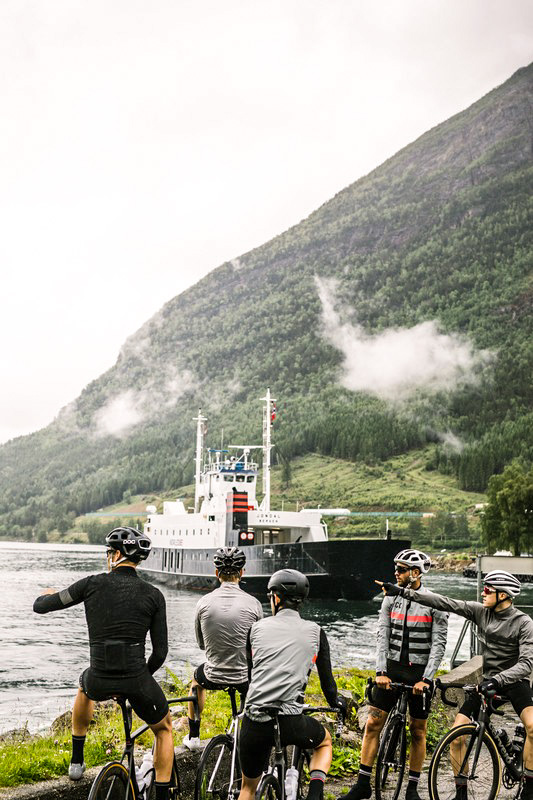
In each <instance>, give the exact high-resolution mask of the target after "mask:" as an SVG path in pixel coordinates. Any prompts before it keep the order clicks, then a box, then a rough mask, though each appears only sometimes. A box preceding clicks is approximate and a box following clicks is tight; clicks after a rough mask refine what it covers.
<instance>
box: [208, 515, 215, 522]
mask: <svg viewBox="0 0 533 800" xmlns="http://www.w3.org/2000/svg"><path fill="white" fill-rule="evenodd" d="M214 521H215V515H214V514H210V515H209V522H214Z"/></svg>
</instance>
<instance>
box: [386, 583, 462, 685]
mask: <svg viewBox="0 0 533 800" xmlns="http://www.w3.org/2000/svg"><path fill="white" fill-rule="evenodd" d="M426 593H427V594H429V592H428V590H427V589H425V588H424V587H420V589H419V590H418V591H417V592H416V595H417V597H416V598H413V599H410V598H407V597H400V596H396V597H392V596H389V595H387V596H386V597H384V598H383V602H382V604H381V609H380V612H379V623H378V646H377V657H376V672H383V673H386V672H387V659H389V660H390V661H394V662H397V663H398V664H401V665H402V666H405V667H408V666H412V665H415V664H416V665H424V670H423V675H422V677H423V678H427V679H428V680H433V677H434V675H435V673H436V671H437V669H438V668H439V664H440V662H441V661H442V658H443V656H444V651H445V649H446V637H447V634H448V615H447V614H446V613H443V611H439V610H433V609H428V608H427V605H425V606H423V605H421V603H422V602H423V601H421V600H418V597H424V596H425V595H426Z"/></svg>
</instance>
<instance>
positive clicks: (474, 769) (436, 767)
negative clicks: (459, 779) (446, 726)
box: [428, 723, 501, 800]
mask: <svg viewBox="0 0 533 800" xmlns="http://www.w3.org/2000/svg"><path fill="white" fill-rule="evenodd" d="M477 740H478V736H477V729H476V726H475V725H474V724H472V723H466V724H465V725H458V727H457V728H452V729H451V731H448V733H447V734H446V735H445V736H443V737H442V739H441V740H440V742H439V743H438V744H437V746H436V748H435V752H434V753H433V758H432V759H431V763H430V765H429V774H428V785H429V794H430V797H431V798H432V800H449V798H453V797H455V795H456V784H455V776H456V775H458V774H461V775H462V776H464V777H465V778H466V780H467V796H468V800H494V798H495V797H497V795H498V792H499V790H500V780H501V764H500V759H499V758H498V750H497V748H496V745H495V744H494V740H493V739H492V737H491V736H489V734H488V733H487V732H486V731H485V733H484V734H483V741H482V742H481V749H480V751H479V757H478V759H477V763H476V764H474V763H473V760H474V757H475V750H476V743H477Z"/></svg>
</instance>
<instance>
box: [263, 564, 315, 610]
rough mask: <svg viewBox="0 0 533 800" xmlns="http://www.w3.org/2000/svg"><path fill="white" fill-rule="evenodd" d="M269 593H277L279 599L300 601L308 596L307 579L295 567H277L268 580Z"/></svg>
mask: <svg viewBox="0 0 533 800" xmlns="http://www.w3.org/2000/svg"><path fill="white" fill-rule="evenodd" d="M268 591H269V593H274V594H277V596H278V597H279V598H280V600H281V601H282V602H283V601H284V600H290V601H292V602H296V603H301V602H302V601H303V600H305V598H306V597H308V596H309V581H308V580H307V578H306V576H305V575H304V574H303V573H302V572H298V570H297V569H279V570H278V571H277V572H275V573H274V574H273V575H272V576H271V578H270V580H269V582H268Z"/></svg>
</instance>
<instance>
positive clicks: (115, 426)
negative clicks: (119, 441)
mask: <svg viewBox="0 0 533 800" xmlns="http://www.w3.org/2000/svg"><path fill="white" fill-rule="evenodd" d="M142 418H143V414H142V412H141V411H140V409H139V407H138V398H137V397H136V395H135V393H134V392H133V391H132V390H131V389H128V390H127V391H125V392H122V393H121V394H119V395H116V396H115V397H113V398H111V400H109V401H108V402H107V403H106V405H105V406H103V407H102V408H101V409H100V410H99V411H97V412H96V414H95V415H94V421H95V423H96V435H97V436H118V437H122V436H125V435H126V434H127V433H128V431H129V430H130V428H133V427H134V426H135V425H138V423H139V422H140V421H141V420H142Z"/></svg>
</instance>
